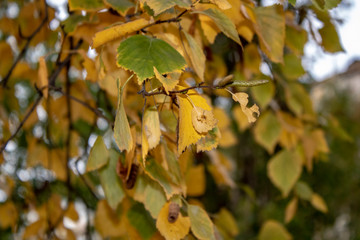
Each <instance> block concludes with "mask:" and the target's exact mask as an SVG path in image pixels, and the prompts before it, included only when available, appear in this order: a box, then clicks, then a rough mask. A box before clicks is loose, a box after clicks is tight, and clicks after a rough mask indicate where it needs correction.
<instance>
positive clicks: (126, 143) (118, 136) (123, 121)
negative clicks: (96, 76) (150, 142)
mask: <svg viewBox="0 0 360 240" xmlns="http://www.w3.org/2000/svg"><path fill="white" fill-rule="evenodd" d="M130 78H131V77H130ZM130 78H129V79H130ZM129 79H128V80H129ZM125 84H126V83H125ZM125 84H124V86H125ZM124 86H122V87H121V88H120V87H119V91H118V92H119V94H118V109H117V112H116V117H115V124H114V138H115V142H116V144H117V146H118V147H119V149H120V150H121V151H124V150H126V151H130V150H131V149H132V148H133V145H134V144H133V139H132V135H131V131H130V125H129V121H128V119H127V116H126V112H125V108H124V102H123V99H122V95H123V91H124Z"/></svg>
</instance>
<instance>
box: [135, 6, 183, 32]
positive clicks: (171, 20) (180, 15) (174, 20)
mask: <svg viewBox="0 0 360 240" xmlns="http://www.w3.org/2000/svg"><path fill="white" fill-rule="evenodd" d="M187 12H188V10H187V9H186V10H184V11H183V12H181V13H180V14H179V15H177V16H176V17H173V18H169V19H166V20H157V21H155V22H153V23H151V24H149V25H147V26H146V27H144V28H142V29H141V31H143V30H145V29H146V28H148V27H151V26H154V25H157V24H162V23H171V22H179V21H180V17H182V16H183V15H184V14H185V13H187Z"/></svg>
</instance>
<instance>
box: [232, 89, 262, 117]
mask: <svg viewBox="0 0 360 240" xmlns="http://www.w3.org/2000/svg"><path fill="white" fill-rule="evenodd" d="M248 97H249V96H248V95H247V94H246V93H243V92H239V93H235V94H232V98H233V99H234V101H237V102H239V103H240V106H241V110H242V111H243V113H245V115H246V117H247V119H248V121H249V123H252V122H255V121H256V118H255V117H254V113H256V115H257V117H259V115H260V111H259V107H258V106H257V105H256V104H254V105H252V106H251V107H250V108H248V107H247V106H246V105H247V104H248V102H249V101H248Z"/></svg>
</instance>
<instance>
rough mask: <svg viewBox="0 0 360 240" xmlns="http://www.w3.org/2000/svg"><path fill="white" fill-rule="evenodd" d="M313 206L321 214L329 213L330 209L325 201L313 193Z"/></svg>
mask: <svg viewBox="0 0 360 240" xmlns="http://www.w3.org/2000/svg"><path fill="white" fill-rule="evenodd" d="M311 205H313V207H314V208H316V209H317V210H319V211H320V212H323V213H327V211H328V208H327V205H326V202H325V201H324V199H323V198H322V197H321V196H320V195H319V194H317V193H313V195H312V196H311Z"/></svg>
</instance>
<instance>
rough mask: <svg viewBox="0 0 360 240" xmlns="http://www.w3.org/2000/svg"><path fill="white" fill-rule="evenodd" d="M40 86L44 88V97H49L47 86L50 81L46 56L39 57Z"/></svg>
mask: <svg viewBox="0 0 360 240" xmlns="http://www.w3.org/2000/svg"><path fill="white" fill-rule="evenodd" d="M38 75H39V76H38V79H39V80H38V81H37V83H38V88H40V89H42V88H44V91H43V93H44V97H45V98H47V97H48V95H49V89H48V88H47V85H48V84H49V83H48V71H47V67H46V62H45V58H44V57H40V58H39V72H38Z"/></svg>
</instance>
